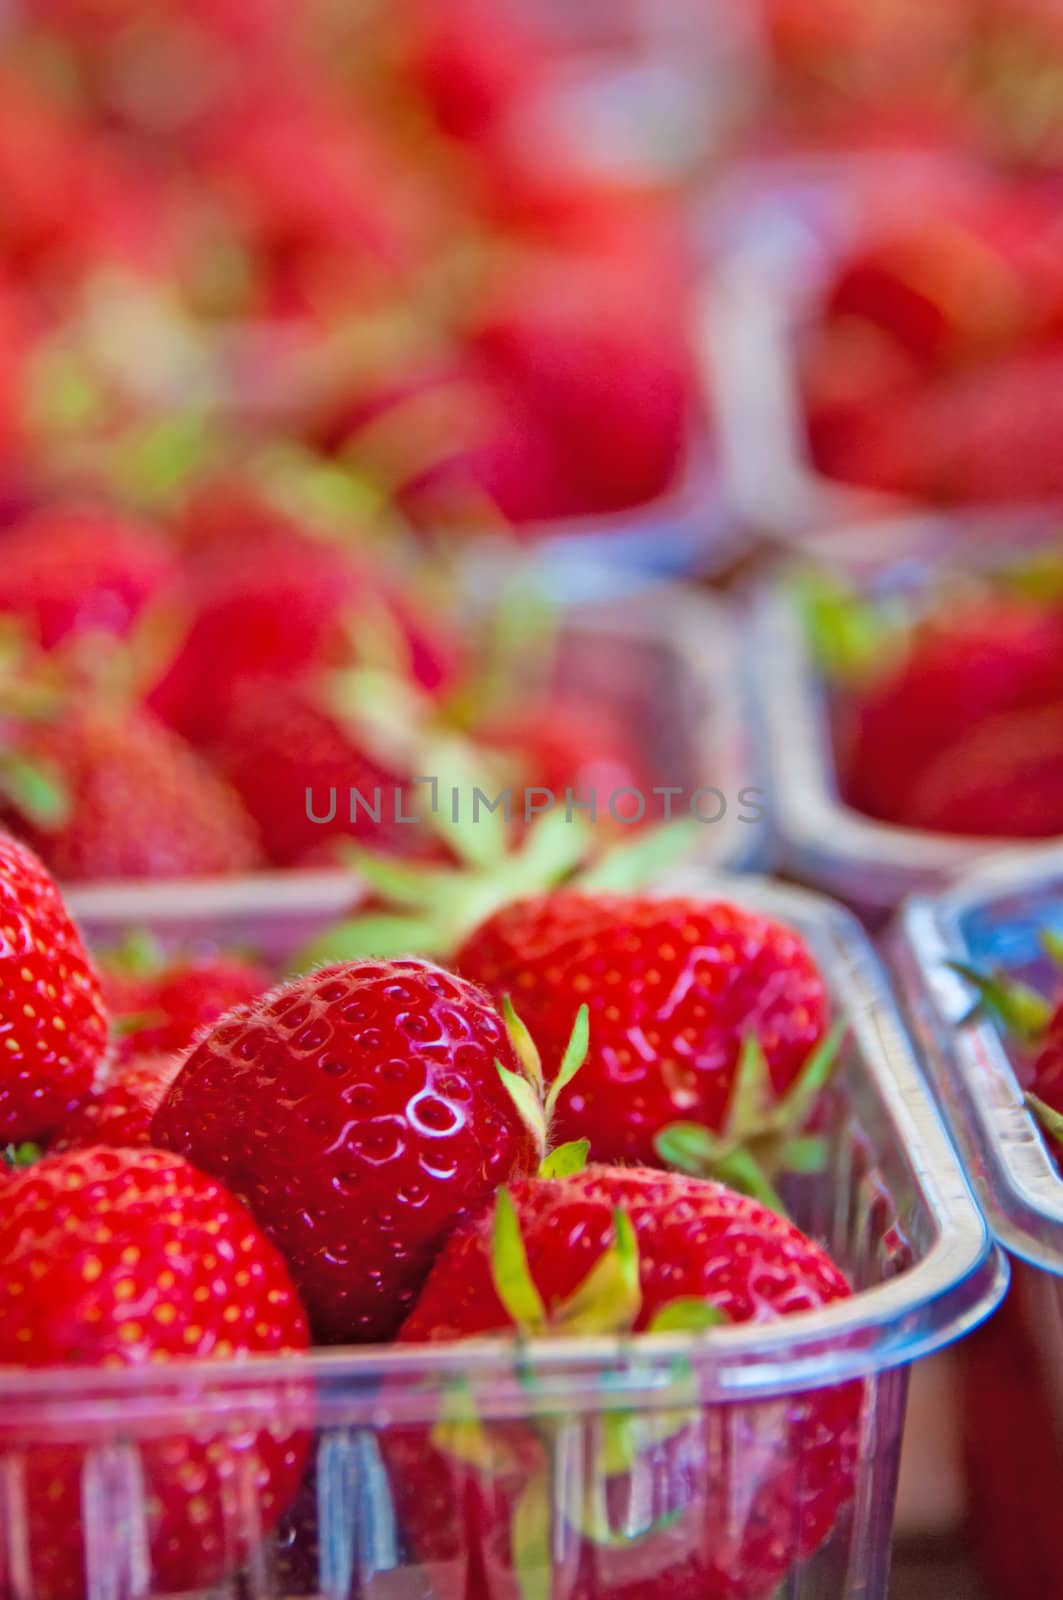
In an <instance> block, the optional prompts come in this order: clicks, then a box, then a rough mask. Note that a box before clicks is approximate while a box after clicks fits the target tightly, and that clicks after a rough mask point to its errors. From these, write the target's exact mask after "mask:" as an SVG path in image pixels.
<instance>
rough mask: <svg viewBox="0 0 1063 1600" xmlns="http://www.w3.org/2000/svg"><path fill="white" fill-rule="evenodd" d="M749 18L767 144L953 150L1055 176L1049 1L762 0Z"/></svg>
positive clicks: (1060, 61) (1061, 124)
mask: <svg viewBox="0 0 1063 1600" xmlns="http://www.w3.org/2000/svg"><path fill="white" fill-rule="evenodd" d="M757 12H758V18H759V21H760V23H761V26H762V34H763V40H762V42H763V45H764V47H765V49H764V54H765V58H766V66H767V69H768V78H767V83H766V90H765V96H764V98H765V104H764V107H763V121H764V124H765V129H764V130H763V132H766V134H767V136H768V138H769V141H770V142H771V143H772V144H783V145H785V144H790V143H793V142H794V141H797V142H799V143H801V144H806V145H807V144H809V143H812V144H818V145H826V146H829V147H831V148H839V147H849V148H853V147H854V146H855V147H857V148H864V149H866V148H867V147H869V146H879V147H881V146H896V147H899V148H901V149H910V148H912V147H913V146H914V147H921V148H928V147H929V148H942V147H945V148H949V149H955V148H960V149H967V150H974V151H976V152H978V153H979V154H980V155H982V156H986V157H989V158H990V159H991V160H993V161H999V162H1001V163H1008V164H1011V163H1021V164H1024V165H1026V164H1028V165H1033V166H1035V167H1038V168H1043V169H1046V170H1048V171H1053V172H1058V171H1059V169H1060V163H1061V160H1063V112H1061V110H1060V105H1061V101H1060V84H1061V83H1063V25H1061V18H1060V12H1059V7H1058V6H1057V5H1056V4H1055V0H937V3H936V4H934V5H933V6H924V5H920V4H919V0H870V3H868V4H865V5H853V4H851V3H850V0H759V5H758V7H757ZM762 136H763V134H762Z"/></svg>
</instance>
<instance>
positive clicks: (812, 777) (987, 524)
mask: <svg viewBox="0 0 1063 1600" xmlns="http://www.w3.org/2000/svg"><path fill="white" fill-rule="evenodd" d="M1059 526H1060V525H1059V522H1058V520H1056V519H1047V520H1046V518H1045V517H1044V515H1043V513H1040V512H1036V511H1020V512H1015V513H1011V512H1007V513H997V514H995V515H992V516H989V515H986V514H982V515H971V516H964V515H959V514H957V515H956V516H954V517H922V518H920V517H915V518H907V519H898V520H896V521H891V522H888V523H885V522H884V523H883V524H881V525H880V526H878V527H876V528H868V529H852V530H850V532H849V535H848V537H847V538H845V539H844V557H843V558H842V559H840V560H839V561H837V562H833V563H831V565H832V570H833V571H834V573H835V575H842V576H844V578H845V580H846V581H847V582H849V583H851V584H852V585H853V587H854V588H855V589H856V591H857V593H859V594H861V595H863V596H865V597H866V598H868V599H870V600H875V599H883V600H885V599H887V598H889V597H893V596H899V595H904V596H906V597H912V599H913V603H914V604H916V605H917V604H918V599H919V596H920V595H921V594H922V593H923V592H924V591H926V590H927V589H928V587H929V585H930V584H931V583H932V582H934V583H936V582H939V581H941V580H942V578H943V577H945V576H946V575H947V574H948V572H949V571H950V569H955V571H956V573H957V575H958V576H959V575H961V574H962V573H964V572H966V573H969V572H970V571H971V570H972V569H973V568H974V569H977V568H981V569H983V570H984V571H986V572H987V573H989V572H991V571H992V569H993V567H994V566H1000V565H1004V564H1006V563H1007V562H1009V561H1010V562H1012V563H1013V562H1014V561H1015V559H1016V549H1017V547H1021V548H1024V549H1026V550H1028V551H1029V552H1031V553H1032V552H1033V551H1034V550H1037V549H1044V548H1045V547H1046V545H1047V544H1049V543H1050V542H1052V541H1053V540H1054V542H1055V543H1056V544H1059ZM834 537H835V538H836V539H837V540H838V543H839V547H840V546H841V544H842V542H843V535H841V534H838V535H836V536H834ZM832 544H833V540H832V539H830V538H824V539H821V540H819V541H817V542H816V543H815V544H813V545H810V546H809V549H810V553H812V554H814V555H816V556H817V557H818V558H819V559H820V561H821V562H823V563H826V562H827V561H828V560H829V554H830V547H831V545H832ZM753 625H754V645H753V652H752V653H753V657H754V663H755V675H756V685H757V694H758V699H759V706H760V710H759V715H760V720H761V723H762V725H763V730H764V739H765V747H766V750H767V753H768V766H769V774H770V778H769V781H770V788H771V798H772V811H773V825H774V828H775V831H776V835H777V841H776V842H777V848H778V851H779V855H780V857H781V860H782V861H783V863H784V864H785V866H786V867H787V869H788V870H789V871H790V872H791V873H793V874H794V875H795V876H797V877H800V878H801V879H803V880H804V881H806V882H808V883H811V884H814V885H816V886H817V887H821V888H824V889H827V890H829V891H830V892H831V893H833V894H836V895H838V896H839V898H841V899H843V900H845V901H846V903H847V904H849V905H851V906H853V907H854V908H855V909H857V910H858V911H860V912H861V914H863V915H866V916H868V917H870V918H875V917H878V916H881V915H882V914H883V913H885V912H888V911H890V910H892V909H894V908H895V907H896V906H898V905H899V904H900V902H901V901H902V900H903V899H904V897H905V896H906V895H907V894H910V893H914V892H916V891H918V890H920V889H923V890H930V889H934V888H940V887H942V886H943V885H944V884H946V883H948V882H949V881H951V880H952V879H953V878H955V877H956V875H957V874H959V873H961V872H964V871H966V870H969V869H970V868H971V867H973V866H974V865H976V864H977V863H978V862H980V861H982V860H984V859H985V858H986V857H987V856H989V855H998V854H1000V853H1001V852H1006V851H1008V850H1012V849H1016V848H1019V847H1020V846H1025V848H1027V849H1029V850H1030V851H1031V852H1032V853H1033V854H1037V853H1039V852H1041V851H1044V850H1051V849H1053V848H1055V846H1054V844H1053V843H1052V842H1046V844H1045V845H1043V846H1041V845H1037V844H1034V845H1032V846H1031V845H1029V843H1028V841H1019V840H1014V839H1012V840H1009V839H1007V838H991V839H979V838H961V837H958V836H955V835H949V834H943V833H930V832H924V831H922V830H919V829H916V828H903V827H899V826H895V825H893V824H890V823H886V822H881V821H878V820H877V819H876V818H874V817H869V816H865V815H864V814H863V813H862V812H860V811H857V810H856V809H855V808H854V807H852V806H850V805H847V804H846V803H845V801H844V800H843V799H842V797H841V795H840V793H839V788H838V778H837V769H836V764H835V757H834V748H833V741H832V738H831V729H830V722H829V715H828V704H827V688H826V684H825V683H824V680H823V677H822V674H821V672H820V671H819V669H818V666H817V664H816V662H815V659H814V656H813V652H812V650H811V648H810V645H809V640H808V636H807V633H806V629H805V625H804V621H803V618H802V616H801V614H800V609H799V606H798V604H797V603H796V600H795V598H794V594H793V590H792V588H791V587H790V586H789V584H788V583H787V581H786V577H785V575H784V576H783V578H782V579H781V580H780V581H778V582H776V583H775V584H773V585H770V586H768V587H766V588H765V589H763V590H762V591H760V593H759V594H758V596H757V600H756V605H755V614H754V624H753Z"/></svg>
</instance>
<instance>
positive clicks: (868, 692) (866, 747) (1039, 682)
mask: <svg viewBox="0 0 1063 1600" xmlns="http://www.w3.org/2000/svg"><path fill="white" fill-rule="evenodd" d="M1061 698H1063V616H1061V614H1060V612H1059V610H1058V609H1056V608H1053V607H1050V606H1046V605H1044V604H1041V603H1038V602H1034V601H1027V600H1021V599H1011V598H1008V597H1006V596H1002V597H999V598H998V597H994V598H990V599H976V600H972V601H968V602H966V603H957V604H955V605H953V606H951V607H949V608H947V609H945V608H941V609H940V610H938V611H935V612H934V613H933V614H932V615H931V616H929V617H928V618H927V619H926V621H925V622H922V623H920V624H918V625H917V626H916V627H914V628H913V630H912V631H911V633H910V634H909V636H908V638H907V640H906V642H905V648H904V650H903V652H902V654H901V656H900V659H899V660H896V659H890V658H887V665H886V670H885V671H884V672H882V673H880V674H879V675H878V676H877V677H876V678H875V679H873V680H872V682H871V683H870V684H869V685H868V686H867V687H866V688H862V689H856V690H854V691H853V692H851V693H850V695H849V696H848V700H847V703H846V704H845V705H844V706H843V709H842V711H841V714H840V724H841V726H840V734H839V746H840V748H839V753H838V763H839V770H840V774H841V781H842V789H843V792H844V795H845V798H846V799H847V800H848V802H849V804H850V805H853V806H856V807H857V808H858V809H859V810H861V811H866V812H868V813H869V815H871V816H876V817H881V818H883V819H884V820H885V821H899V820H900V819H901V817H902V816H903V815H904V813H905V810H906V808H907V807H908V805H909V803H910V797H911V794H912V791H913V789H914V787H915V786H916V784H917V783H919V781H920V780H921V778H922V776H923V774H924V773H925V772H926V771H927V769H928V767H929V766H930V765H931V764H932V763H933V762H935V761H937V760H938V759H939V758H941V759H944V756H943V752H944V751H945V750H946V749H947V748H949V747H951V746H952V745H953V744H954V743H955V742H956V741H957V740H958V739H959V738H961V737H963V736H964V735H965V734H966V733H967V732H969V731H970V730H971V729H972V728H973V727H974V726H975V725H977V724H980V723H982V722H983V721H985V720H986V719H987V718H990V717H994V716H997V715H1001V714H1003V713H1005V712H1010V711H1019V710H1025V709H1032V708H1035V707H1040V706H1049V705H1052V704H1054V703H1057V702H1059V701H1060V699H1061Z"/></svg>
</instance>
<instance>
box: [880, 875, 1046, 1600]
mask: <svg viewBox="0 0 1063 1600" xmlns="http://www.w3.org/2000/svg"><path fill="white" fill-rule="evenodd" d="M1045 927H1054V928H1055V929H1056V930H1057V931H1058V930H1060V929H1061V928H1063V850H1056V851H1055V852H1054V854H1052V855H1049V856H1045V855H1044V853H1038V854H1037V855H1035V856H1031V855H1030V854H1028V853H1023V852H1019V853H1016V854H1015V855H1012V856H1009V857H1006V858H1000V859H998V860H997V861H995V862H993V863H992V864H991V865H990V866H986V867H984V868H982V869H980V870H979V871H977V872H975V873H972V874H970V875H969V877H968V878H966V879H965V880H964V881H963V882H962V883H960V884H958V885H956V886H954V887H953V888H951V889H950V890H948V891H947V892H946V893H944V894H942V895H940V896H938V897H930V896H918V897H916V898H914V899H913V900H912V901H910V902H909V904H908V905H907V906H906V908H905V910H904V913H903V915H902V917H901V918H900V919H899V920H898V923H897V925H896V927H895V929H894V930H893V932H892V935H891V940H890V955H891V957H892V964H893V966H894V969H895V972H896V975H897V979H898V984H899V991H900V997H901V1000H902V1003H903V1005H904V1008H905V1010H906V1011H907V1014H908V1018H909V1021H910V1025H911V1027H912V1030H913V1032H914V1034H915V1037H916V1041H917V1044H918V1046H919V1048H920V1053H921V1055H922V1058H923V1060H924V1061H925V1063H926V1065H927V1068H928V1071H929V1073H930V1075H931V1078H932V1081H933V1085H934V1088H935V1090H936V1092H937V1096H938V1100H939V1103H940V1106H941V1108H942V1111H943V1113H944V1115H945V1117H946V1120H947V1121H948V1124H949V1127H950V1129H951V1132H952V1135H953V1138H954V1140H955V1142H956V1144H957V1146H958V1148H959V1150H960V1153H961V1156H962V1158H963V1161H964V1165H965V1167H966V1170H967V1172H968V1175H969V1176H970V1179H971V1182H972V1183H973V1185H974V1187H975V1190H976V1192H977V1195H978V1198H979V1200H980V1202H981V1206H982V1209H983V1211H984V1213H985V1215H986V1216H987V1218H988V1220H989V1224H990V1227H991V1228H992V1230H993V1232H994V1234H995V1236H996V1238H997V1239H998V1240H999V1242H1000V1243H1001V1244H1002V1245H1004V1246H1006V1248H1007V1249H1008V1250H1009V1251H1010V1252H1011V1253H1012V1254H1013V1255H1014V1256H1015V1257H1017V1258H1018V1260H1017V1261H1016V1263H1015V1270H1014V1276H1013V1281H1012V1289H1011V1293H1010V1294H1009V1296H1008V1302H1007V1306H1006V1308H1005V1309H1004V1313H1003V1314H1002V1315H1001V1316H999V1317H997V1318H996V1319H995V1320H994V1321H993V1323H992V1324H991V1326H989V1327H988V1328H986V1329H984V1330H982V1331H981V1332H980V1333H979V1334H978V1336H977V1338H975V1339H973V1340H971V1341H970V1342H969V1344H967V1345H965V1346H964V1347H963V1350H962V1352H961V1355H962V1356H963V1358H964V1359H963V1361H962V1362H961V1373H960V1376H961V1386H962V1387H961V1393H962V1395H963V1403H964V1409H965V1411H966V1413H967V1424H966V1427H965V1429H964V1434H965V1439H966V1456H967V1460H966V1476H967V1482H968V1486H969V1492H970V1495H971V1503H972V1529H973V1531H974V1533H975V1537H976V1544H977V1548H978V1554H979V1557H980V1563H981V1566H982V1569H983V1573H984V1575H985V1576H986V1578H987V1580H988V1581H989V1590H988V1592H989V1593H990V1594H992V1595H994V1596H996V1595H999V1596H1001V1597H1002V1600H1003V1597H1006V1600H1039V1597H1040V1596H1043V1595H1049V1594H1054V1593H1055V1592H1056V1590H1057V1588H1058V1560H1059V1549H1058V1540H1057V1538H1056V1528H1055V1523H1054V1521H1053V1518H1054V1516H1055V1514H1056V1511H1057V1509H1058V1505H1059V1494H1060V1490H1061V1486H1063V1175H1061V1173H1060V1170H1059V1168H1058V1167H1057V1165H1056V1163H1055V1161H1054V1160H1053V1159H1052V1157H1051V1156H1050V1154H1049V1152H1048V1150H1047V1148H1046V1146H1045V1143H1044V1140H1043V1138H1042V1136H1041V1133H1040V1131H1039V1129H1038V1127H1037V1125H1036V1123H1035V1122H1034V1119H1033V1118H1032V1116H1031V1115H1030V1114H1029V1112H1028V1111H1027V1110H1026V1107H1025V1105H1024V1103H1023V1099H1022V1092H1021V1089H1020V1086H1019V1081H1018V1078H1017V1076H1016V1073H1015V1070H1014V1068H1013V1065H1012V1061H1011V1059H1010V1056H1009V1049H1008V1045H1007V1042H1006V1040H1005V1038H1004V1036H1003V1034H1002V1033H1001V1031H1000V1029H999V1028H998V1026H997V1025H996V1023H995V1022H994V1020H993V1018H992V1017H991V1016H989V1015H988V1014H985V1013H981V1012H974V1011H973V1010H972V1004H973V999H974V996H973V991H972V989H971V987H970V985H969V984H968V983H967V982H966V981H965V980H964V979H963V978H962V977H960V976H959V975H958V974H957V973H956V972H955V971H953V969H952V968H951V966H950V965H949V963H950V962H952V961H960V962H964V963H968V964H974V965H977V966H980V967H983V968H984V967H987V966H991V965H993V966H995V965H999V966H1002V967H1004V968H1005V969H1007V970H1008V971H1009V972H1012V973H1016V974H1020V975H1021V976H1022V977H1023V978H1024V979H1025V980H1026V981H1029V982H1031V983H1033V984H1034V985H1035V986H1036V987H1037V988H1038V989H1039V990H1040V991H1041V992H1042V993H1044V994H1048V995H1050V994H1053V993H1058V992H1059V973H1058V971H1056V972H1053V971H1052V970H1051V967H1050V964H1049V963H1048V962H1047V960H1046V958H1045V956H1044V953H1043V951H1042V950H1041V948H1040V946H1039V942H1038V933H1039V930H1040V929H1042V928H1045ZM1020 1530H1021V1531H1020Z"/></svg>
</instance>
